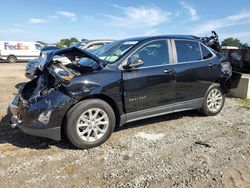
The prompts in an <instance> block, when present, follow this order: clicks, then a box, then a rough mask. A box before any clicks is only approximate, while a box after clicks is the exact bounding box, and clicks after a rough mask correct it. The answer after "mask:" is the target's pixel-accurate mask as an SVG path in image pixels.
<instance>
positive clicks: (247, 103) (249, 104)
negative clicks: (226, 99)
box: [239, 99, 250, 110]
mask: <svg viewBox="0 0 250 188" xmlns="http://www.w3.org/2000/svg"><path fill="white" fill-rule="evenodd" d="M239 103H240V106H241V107H243V108H246V109H248V110H250V99H241V100H239Z"/></svg>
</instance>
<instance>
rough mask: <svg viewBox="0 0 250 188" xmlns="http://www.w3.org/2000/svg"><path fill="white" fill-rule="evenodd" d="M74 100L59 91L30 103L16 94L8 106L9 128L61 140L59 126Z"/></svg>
mask: <svg viewBox="0 0 250 188" xmlns="http://www.w3.org/2000/svg"><path fill="white" fill-rule="evenodd" d="M73 103H74V100H73V99H72V98H70V97H69V96H67V95H65V94H64V93H62V92H60V91H54V92H52V93H50V94H48V95H46V96H43V97H38V98H36V99H33V100H32V101H26V100H24V99H22V97H21V94H20V93H18V94H17V95H16V96H15V98H14V99H13V101H12V102H11V104H10V106H9V107H10V111H11V113H12V118H11V122H10V126H11V127H12V128H16V127H18V128H20V129H21V130H22V131H23V132H24V133H25V134H29V135H33V136H39V137H45V138H50V139H53V140H61V125H62V122H63V118H64V115H65V113H66V112H67V110H68V108H69V107H70V106H71V105H72V104H73Z"/></svg>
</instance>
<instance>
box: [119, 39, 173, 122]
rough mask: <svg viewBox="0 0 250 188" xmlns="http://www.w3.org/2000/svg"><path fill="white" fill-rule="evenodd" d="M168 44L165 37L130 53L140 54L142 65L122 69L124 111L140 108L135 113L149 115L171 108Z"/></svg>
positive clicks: (171, 81) (170, 72)
mask: <svg viewBox="0 0 250 188" xmlns="http://www.w3.org/2000/svg"><path fill="white" fill-rule="evenodd" d="M169 44H170V42H169V41H168V40H156V41H152V42H148V43H147V44H144V45H143V46H141V47H140V48H139V49H138V50H136V51H135V52H134V53H133V54H132V55H131V58H132V59H135V58H141V59H142V60H143V61H144V65H142V66H141V67H139V68H135V69H132V70H123V81H124V83H123V86H124V93H125V94H124V95H125V96H124V103H125V110H126V113H132V112H136V111H141V112H142V113H139V116H140V115H141V116H151V115H152V114H157V113H158V114H160V113H164V112H167V111H172V110H173V103H174V99H175V80H174V79H175V74H174V70H173V69H172V68H173V67H172V61H171V58H170V56H169V53H170V48H169ZM148 109H150V110H148ZM133 118H134V119H136V116H132V117H131V119H133Z"/></svg>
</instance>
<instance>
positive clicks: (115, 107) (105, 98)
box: [62, 94, 121, 135]
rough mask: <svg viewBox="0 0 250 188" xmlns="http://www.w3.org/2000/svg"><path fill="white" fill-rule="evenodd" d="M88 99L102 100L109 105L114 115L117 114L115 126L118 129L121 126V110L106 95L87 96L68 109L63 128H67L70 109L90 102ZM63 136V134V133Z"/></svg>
mask: <svg viewBox="0 0 250 188" xmlns="http://www.w3.org/2000/svg"><path fill="white" fill-rule="evenodd" d="M88 99H101V100H103V101H105V102H107V103H108V104H109V105H110V106H111V108H112V109H113V111H114V113H115V121H116V122H115V125H116V127H118V126H119V125H120V121H121V118H120V117H121V112H120V110H119V108H118V106H117V104H116V103H115V101H114V100H113V99H112V98H111V97H109V96H107V95H104V94H93V95H89V96H86V97H83V98H81V99H80V100H79V101H78V102H77V103H75V104H73V105H71V106H70V107H69V108H68V109H67V111H66V113H65V115H64V118H63V123H62V127H63V128H65V123H66V118H67V114H68V112H69V111H70V109H72V108H73V107H74V106H75V105H77V104H78V103H79V102H81V101H84V100H88ZM62 132H65V131H64V129H62ZM62 135H63V133H62Z"/></svg>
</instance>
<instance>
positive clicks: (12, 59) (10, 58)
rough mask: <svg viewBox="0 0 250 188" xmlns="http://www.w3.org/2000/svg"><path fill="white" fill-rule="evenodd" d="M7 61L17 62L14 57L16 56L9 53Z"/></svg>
mask: <svg viewBox="0 0 250 188" xmlns="http://www.w3.org/2000/svg"><path fill="white" fill-rule="evenodd" d="M7 61H8V62H9V63H16V62H17V58H16V56H14V55H10V56H9V57H8V58H7Z"/></svg>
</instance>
